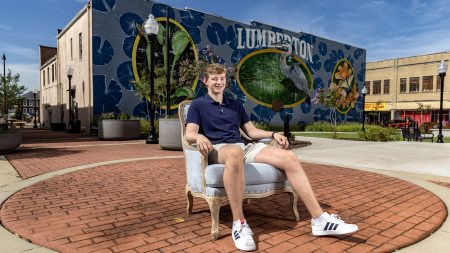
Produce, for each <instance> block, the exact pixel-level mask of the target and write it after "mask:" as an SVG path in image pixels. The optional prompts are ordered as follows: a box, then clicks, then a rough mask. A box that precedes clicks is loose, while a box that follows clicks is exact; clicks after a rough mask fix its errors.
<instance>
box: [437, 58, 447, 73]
mask: <svg viewBox="0 0 450 253" xmlns="http://www.w3.org/2000/svg"><path fill="white" fill-rule="evenodd" d="M447 69H448V66H447V63H445V61H444V60H441V64H440V65H439V66H438V73H439V74H446V73H447Z"/></svg>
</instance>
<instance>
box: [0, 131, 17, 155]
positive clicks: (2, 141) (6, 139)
mask: <svg viewBox="0 0 450 253" xmlns="http://www.w3.org/2000/svg"><path fill="white" fill-rule="evenodd" d="M20 144H22V133H21V132H12V133H6V134H0V154H1V153H9V152H12V151H14V150H16V149H17V148H18V147H19V146H20Z"/></svg>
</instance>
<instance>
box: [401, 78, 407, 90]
mask: <svg viewBox="0 0 450 253" xmlns="http://www.w3.org/2000/svg"><path fill="white" fill-rule="evenodd" d="M400 93H406V78H400Z"/></svg>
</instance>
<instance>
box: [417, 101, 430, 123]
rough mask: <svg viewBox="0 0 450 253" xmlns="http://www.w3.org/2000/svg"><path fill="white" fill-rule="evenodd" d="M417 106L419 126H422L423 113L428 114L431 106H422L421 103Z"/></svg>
mask: <svg viewBox="0 0 450 253" xmlns="http://www.w3.org/2000/svg"><path fill="white" fill-rule="evenodd" d="M417 105H418V108H417V110H418V111H419V112H420V124H422V121H423V118H422V116H423V113H424V112H425V113H426V114H428V112H429V111H431V105H426V104H423V103H421V102H419V103H417Z"/></svg>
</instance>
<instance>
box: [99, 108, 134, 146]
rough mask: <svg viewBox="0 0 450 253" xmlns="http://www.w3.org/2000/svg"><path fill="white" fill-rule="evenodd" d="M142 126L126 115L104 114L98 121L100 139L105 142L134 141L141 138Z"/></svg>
mask: <svg viewBox="0 0 450 253" xmlns="http://www.w3.org/2000/svg"><path fill="white" fill-rule="evenodd" d="M140 128H141V124H140V122H139V120H138V119H131V118H130V116H129V115H128V114H126V113H119V114H115V113H103V114H102V115H101V116H100V120H99V121H98V137H99V138H101V139H104V140H133V139H139V137H140Z"/></svg>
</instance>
